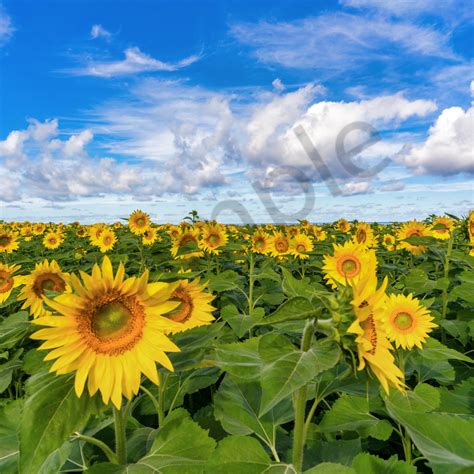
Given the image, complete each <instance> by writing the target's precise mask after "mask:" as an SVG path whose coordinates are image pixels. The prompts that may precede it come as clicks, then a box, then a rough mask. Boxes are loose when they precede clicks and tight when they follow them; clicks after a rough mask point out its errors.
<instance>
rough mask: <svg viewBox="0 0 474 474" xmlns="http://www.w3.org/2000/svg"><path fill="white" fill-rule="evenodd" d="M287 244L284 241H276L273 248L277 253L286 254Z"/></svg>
mask: <svg viewBox="0 0 474 474" xmlns="http://www.w3.org/2000/svg"><path fill="white" fill-rule="evenodd" d="M288 247H289V244H288V241H287V240H286V239H278V240H277V241H275V248H276V249H277V250H278V252H286V251H287V250H288Z"/></svg>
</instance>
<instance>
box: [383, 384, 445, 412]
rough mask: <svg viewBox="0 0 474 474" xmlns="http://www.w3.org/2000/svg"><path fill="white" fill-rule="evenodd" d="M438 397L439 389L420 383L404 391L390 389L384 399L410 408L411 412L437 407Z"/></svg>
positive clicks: (428, 410)
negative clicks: (412, 388)
mask: <svg viewBox="0 0 474 474" xmlns="http://www.w3.org/2000/svg"><path fill="white" fill-rule="evenodd" d="M440 398H441V396H440V392H439V389H437V388H435V387H433V386H431V385H428V384H426V383H421V384H418V385H417V386H416V387H415V389H414V390H413V391H411V390H409V391H407V392H405V393H400V392H397V391H392V392H391V393H390V395H389V397H388V398H387V399H386V400H389V401H390V402H391V403H392V404H394V405H396V406H398V407H400V408H403V409H404V410H411V411H413V413H428V412H431V411H433V410H436V409H437V408H438V406H439V404H440Z"/></svg>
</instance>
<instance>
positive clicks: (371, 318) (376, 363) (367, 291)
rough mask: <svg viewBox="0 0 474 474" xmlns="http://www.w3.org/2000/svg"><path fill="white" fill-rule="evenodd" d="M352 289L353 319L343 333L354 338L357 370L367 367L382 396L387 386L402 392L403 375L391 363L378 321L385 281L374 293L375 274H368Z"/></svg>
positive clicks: (392, 358) (403, 386) (384, 337)
mask: <svg viewBox="0 0 474 474" xmlns="http://www.w3.org/2000/svg"><path fill="white" fill-rule="evenodd" d="M352 286H353V290H354V299H353V301H352V305H353V308H354V313H355V318H356V319H355V321H354V322H353V323H352V324H351V326H350V327H349V329H348V330H347V332H348V334H355V335H356V339H355V342H356V344H357V352H358V356H359V367H358V370H363V369H364V368H365V365H366V363H367V364H368V365H369V367H370V369H371V371H372V372H373V373H374V375H375V376H376V377H377V379H378V380H379V382H380V383H381V385H382V387H383V388H384V390H385V392H386V393H389V386H392V387H394V388H396V389H397V390H399V391H403V390H404V388H405V384H404V382H403V379H404V375H403V373H402V371H401V370H400V369H399V368H398V367H397V366H396V365H395V359H394V357H393V355H392V353H391V352H390V349H392V346H391V344H390V342H389V340H388V339H387V336H386V333H385V331H384V325H383V322H382V320H381V317H380V314H381V311H382V308H383V306H384V302H385V299H386V296H385V288H386V286H387V279H386V278H385V280H384V282H383V283H382V285H381V287H380V288H379V289H377V277H376V276H375V273H371V274H368V275H366V276H365V278H363V279H361V280H359V282H358V283H357V284H353V285H352Z"/></svg>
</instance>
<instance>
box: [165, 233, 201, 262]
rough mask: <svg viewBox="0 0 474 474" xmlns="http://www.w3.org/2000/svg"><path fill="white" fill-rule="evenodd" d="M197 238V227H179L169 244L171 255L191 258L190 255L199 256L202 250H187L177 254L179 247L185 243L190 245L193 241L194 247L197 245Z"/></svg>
mask: <svg viewBox="0 0 474 474" xmlns="http://www.w3.org/2000/svg"><path fill="white" fill-rule="evenodd" d="M198 239H199V232H198V230H197V229H193V228H192V227H188V228H185V227H183V228H181V229H180V231H179V234H178V235H177V237H175V238H173V239H172V245H171V250H170V251H171V255H172V256H173V257H174V258H185V259H187V258H191V257H201V256H202V252H188V253H185V254H183V255H178V252H179V251H180V249H182V248H183V247H185V246H186V245H190V244H192V243H193V242H194V244H195V245H196V247H197V246H198Z"/></svg>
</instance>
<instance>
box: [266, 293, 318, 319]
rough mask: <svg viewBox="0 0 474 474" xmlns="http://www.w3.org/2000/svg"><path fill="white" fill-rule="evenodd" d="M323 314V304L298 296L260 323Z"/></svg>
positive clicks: (313, 316) (314, 316)
mask: <svg viewBox="0 0 474 474" xmlns="http://www.w3.org/2000/svg"><path fill="white" fill-rule="evenodd" d="M320 314H321V306H318V307H316V306H315V305H314V304H313V303H311V301H309V300H308V299H307V298H305V297H303V296H296V297H294V298H291V299H289V300H287V301H285V302H284V303H283V304H282V305H281V306H280V307H279V308H278V309H277V310H276V311H274V312H273V313H272V314H270V315H269V316H267V317H266V318H264V319H263V320H261V321H260V322H259V323H258V324H259V325H260V326H262V325H269V324H277V323H282V322H286V321H295V320H301V319H309V318H316V317H318V316H319V315H320Z"/></svg>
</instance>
